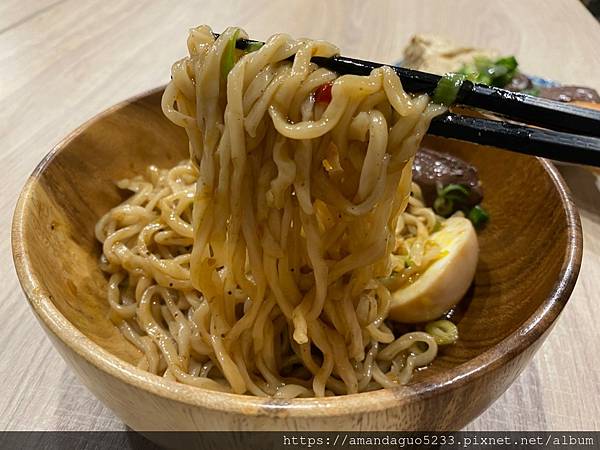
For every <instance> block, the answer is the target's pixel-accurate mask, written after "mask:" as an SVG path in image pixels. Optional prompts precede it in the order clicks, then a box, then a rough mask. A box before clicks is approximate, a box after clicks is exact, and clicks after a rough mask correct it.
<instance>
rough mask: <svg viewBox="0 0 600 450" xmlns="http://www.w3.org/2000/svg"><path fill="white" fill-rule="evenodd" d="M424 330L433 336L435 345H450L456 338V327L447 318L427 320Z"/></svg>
mask: <svg viewBox="0 0 600 450" xmlns="http://www.w3.org/2000/svg"><path fill="white" fill-rule="evenodd" d="M425 331H426V332H427V333H429V334H430V335H431V336H433V338H434V339H435V342H436V343H437V345H450V344H454V343H455V342H456V341H457V340H458V328H457V326H456V325H454V324H453V323H452V322H450V321H449V320H436V321H433V322H429V323H428V324H427V325H425Z"/></svg>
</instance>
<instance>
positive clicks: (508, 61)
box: [458, 56, 519, 87]
mask: <svg viewBox="0 0 600 450" xmlns="http://www.w3.org/2000/svg"><path fill="white" fill-rule="evenodd" d="M518 66H519V63H518V62H517V60H516V59H515V57H514V56H506V57H504V58H499V59H497V60H496V61H492V60H491V59H490V58H486V57H476V58H474V60H473V63H471V64H465V65H464V66H462V67H461V68H460V70H459V71H458V72H459V73H461V74H463V75H465V76H466V77H467V79H468V80H469V81H472V82H474V83H481V84H487V85H490V86H496V87H504V86H506V85H507V84H508V83H510V80H512V79H513V77H514V76H515V75H516V74H517V67H518Z"/></svg>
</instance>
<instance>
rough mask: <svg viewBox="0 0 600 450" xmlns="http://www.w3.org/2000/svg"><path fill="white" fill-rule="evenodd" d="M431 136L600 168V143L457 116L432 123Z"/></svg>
mask: <svg viewBox="0 0 600 450" xmlns="http://www.w3.org/2000/svg"><path fill="white" fill-rule="evenodd" d="M427 132H428V133H429V134H432V135H434V136H441V137H446V138H451V139H460V140H462V141H469V142H474V143H476V144H481V145H491V146H494V147H500V148H504V149H506V150H511V151H514V152H517V153H523V154H526V155H532V156H541V157H542V158H550V159H554V160H557V161H563V162H569V163H575V164H587V165H590V166H597V167H600V139H598V138H597V137H590V136H582V135H578V134H571V133H564V132H561V131H554V130H546V129H544V128H533V127H527V126H522V125H516V124H513V123H509V122H501V121H498V120H488V119H480V118H475V117H470V116H461V115H458V114H453V113H446V114H442V115H441V116H438V117H436V118H435V119H434V120H432V121H431V125H430V126H429V130H428V131H427Z"/></svg>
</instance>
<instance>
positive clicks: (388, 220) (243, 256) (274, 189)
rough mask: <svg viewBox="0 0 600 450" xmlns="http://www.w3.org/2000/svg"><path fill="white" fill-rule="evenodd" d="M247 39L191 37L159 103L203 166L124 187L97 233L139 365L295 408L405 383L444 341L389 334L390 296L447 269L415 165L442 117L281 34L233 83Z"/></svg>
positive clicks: (377, 77) (317, 47)
mask: <svg viewBox="0 0 600 450" xmlns="http://www.w3.org/2000/svg"><path fill="white" fill-rule="evenodd" d="M236 37H240V38H241V37H244V38H245V37H247V36H246V34H245V33H244V32H243V31H241V30H239V29H236V28H229V29H227V30H226V31H225V32H224V33H223V34H222V35H221V36H220V37H219V38H218V39H216V40H215V38H214V36H213V34H212V32H211V30H210V29H209V28H208V27H206V26H200V27H198V28H195V29H193V30H191V32H190V35H189V38H188V49H189V56H188V57H187V58H185V59H183V60H181V61H179V62H177V63H175V64H174V65H173V68H172V81H171V83H170V84H169V85H168V87H167V89H166V91H165V93H164V96H163V110H164V113H165V115H166V116H167V117H168V118H169V119H170V120H171V121H173V122H174V123H175V124H177V125H179V126H181V127H184V128H185V131H186V132H187V134H188V136H189V146H190V156H191V158H190V160H189V161H185V162H182V163H180V164H179V165H177V166H175V167H173V168H172V169H170V170H164V169H159V168H157V167H154V166H150V167H149V168H148V173H147V175H146V176H137V177H135V178H132V179H128V180H123V181H120V182H119V183H118V186H119V187H120V188H122V189H127V190H130V191H132V192H133V193H134V194H133V195H132V196H131V197H130V198H129V199H127V200H126V201H125V202H124V203H122V204H121V205H119V206H117V207H115V208H114V209H112V210H111V211H109V212H108V213H107V214H106V215H105V216H104V217H103V218H102V219H101V220H100V221H99V222H98V224H97V227H96V235H97V238H98V240H100V241H101V242H102V243H103V256H102V258H101V265H102V268H103V270H105V271H106V272H107V273H108V274H110V279H109V282H108V300H109V303H110V306H111V318H112V319H113V320H114V322H115V323H116V324H117V325H118V326H119V327H120V330H121V331H122V333H123V335H124V336H125V337H126V338H127V339H128V340H129V341H130V342H131V343H132V344H134V345H135V346H136V347H137V348H138V349H139V350H140V351H141V352H142V354H143V356H142V357H141V359H140V362H139V367H141V368H143V369H145V370H148V371H150V372H152V373H155V374H159V375H162V376H164V377H165V378H168V379H171V380H177V381H179V382H182V383H186V384H189V385H193V386H198V387H202V388H208V389H216V390H221V391H228V392H234V393H238V394H242V393H249V394H253V395H259V396H275V397H282V398H292V397H310V396H326V395H336V394H351V393H355V392H361V391H369V390H373V389H379V388H382V387H393V386H398V385H399V384H405V383H407V382H408V381H409V379H410V377H411V374H412V372H413V370H414V369H416V368H418V367H421V366H424V365H427V364H429V363H430V362H431V361H432V360H433V359H434V358H435V356H436V354H437V351H438V344H437V343H436V339H435V336H434V335H432V334H429V333H426V332H423V331H414V330H415V328H414V327H413V328H412V330H413V331H410V330H411V329H410V328H407V327H404V328H403V326H402V325H399V324H397V323H391V322H389V321H387V320H386V319H387V316H388V311H389V308H390V303H391V294H390V290H389V289H388V287H390V283H392V284H393V285H394V286H396V287H395V288H398V287H400V288H401V286H402V283H403V282H410V279H411V275H414V274H417V275H418V273H419V271H420V270H423V269H424V268H426V267H427V266H428V264H430V263H431V262H432V261H433V260H435V258H436V257H438V256H439V249H438V248H436V247H435V246H434V245H433V244H431V243H430V242H427V237H428V236H429V234H430V233H431V232H432V231H433V230H434V228H435V227H436V226H439V222H440V221H441V220H443V219H441V218H439V217H437V216H436V215H435V214H434V213H433V212H432V210H431V209H429V208H426V207H425V206H424V205H423V202H422V198H421V194H420V190H419V188H418V186H416V185H415V184H412V186H411V165H412V158H413V156H414V154H415V152H416V150H417V148H418V146H419V143H420V141H421V139H422V137H423V134H424V133H425V132H426V130H427V127H428V126H429V122H430V120H431V119H432V118H433V117H434V116H435V115H437V114H439V113H440V112H442V110H441V108H440V107H439V106H436V105H433V104H430V103H429V98H428V97H427V96H426V95H421V96H416V97H413V96H409V95H408V94H406V93H405V92H404V90H403V89H402V85H401V83H400V80H399V78H398V77H397V76H396V74H395V73H394V72H393V70H392V69H390V68H389V67H382V68H378V69H375V70H373V72H372V73H371V75H369V76H352V75H344V76H337V75H336V74H335V73H333V72H331V71H329V70H326V69H323V68H319V67H318V66H316V65H315V64H313V63H311V62H310V59H311V57H312V56H325V57H329V56H332V55H335V54H337V53H338V49H337V48H336V47H334V46H333V45H331V44H328V43H326V42H322V41H313V40H308V39H300V40H294V39H292V38H290V37H289V36H286V35H275V36H273V37H271V38H270V39H269V40H268V41H267V43H266V44H265V45H264V46H262V47H261V48H259V49H257V50H256V49H255V50H254V51H251V52H242V51H239V50H235V52H234V55H233V56H234V57H235V58H236V59H237V62H236V63H235V64H234V65H233V67H232V68H230V71H229V72H228V73H226V72H227V70H229V69H227V70H225V69H224V67H225V66H226V64H224V61H227V59H228V58H230V56H231V44H230V43H231V42H232V41H234V40H235V38H236ZM331 82H332V83H333V86H332V89H331V100H330V101H328V102H327V101H325V102H317V101H316V100H315V95H314V92H315V90H316V89H317V88H319V87H320V86H322V85H324V84H326V83H331ZM411 192H412V195H411ZM395 288H394V289H395ZM434 334H435V333H434Z"/></svg>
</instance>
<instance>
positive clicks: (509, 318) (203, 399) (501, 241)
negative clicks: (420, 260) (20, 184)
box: [12, 90, 582, 431]
mask: <svg viewBox="0 0 600 450" xmlns="http://www.w3.org/2000/svg"><path fill="white" fill-rule="evenodd" d="M161 96H162V92H161V90H158V91H153V92H152V93H150V94H148V95H144V96H142V97H140V98H137V99H134V100H131V101H127V102H125V103H123V104H120V105H117V106H115V107H114V108H111V109H110V110H109V111H108V112H106V113H103V114H101V115H99V116H98V117H95V118H93V119H92V120H91V121H89V122H87V123H86V124H84V125H83V126H82V127H80V128H79V129H77V130H76V131H75V132H74V133H72V134H71V135H70V136H69V137H67V138H66V139H65V140H64V141H63V142H61V143H60V144H59V145H58V146H57V147H56V148H55V149H54V150H53V151H52V153H51V154H49V155H48V156H47V157H46V158H44V160H43V161H42V163H41V164H40V165H39V166H38V167H37V168H36V170H35V172H34V174H33V175H32V176H31V177H30V178H29V180H28V182H27V184H26V186H25V188H24V190H23V193H22V194H21V196H20V198H19V202H18V204H17V209H16V211H15V218H14V222H13V235H12V242H13V254H14V257H15V266H16V269H17V273H18V275H19V280H20V282H21V285H22V286H23V289H24V291H25V293H26V295H27V299H28V300H29V302H30V304H31V306H32V307H33V309H34V311H35V313H36V315H37V316H38V318H39V319H40V323H41V324H42V325H43V327H44V328H45V329H46V330H47V331H48V335H49V337H50V338H51V340H52V341H53V342H54V344H55V346H56V348H57V349H58V350H59V351H60V353H61V354H62V356H63V357H64V358H65V360H66V361H67V362H68V363H69V364H70V365H71V367H72V368H73V369H74V370H75V372H76V373H77V374H78V375H79V376H80V377H81V380H82V381H83V383H84V384H85V385H86V386H87V387H88V388H89V389H90V391H91V392H93V393H94V394H95V395H96V396H97V397H98V398H99V399H100V400H102V401H103V402H104V403H105V404H106V405H108V406H109V407H110V408H111V409H112V410H113V412H114V413H115V414H116V415H117V416H118V417H120V418H121V419H122V420H123V421H124V422H125V423H126V424H127V425H128V426H130V427H131V428H133V429H134V430H138V431H146V430H148V431H149V430H159V431H170V430H180V431H209V430H236V431H260V430H279V431H285V430H298V431H317V430H347V431H349V430H362V431H375V430H455V429H460V428H462V427H463V426H465V425H466V424H467V423H469V422H470V421H471V420H472V419H473V418H475V417H476V416H478V415H479V414H480V413H481V412H482V411H483V410H484V409H485V408H487V407H488V406H489V405H490V404H491V402H493V401H494V400H495V399H496V398H497V397H498V396H499V395H501V394H502V393H503V392H504V391H505V390H506V388H507V387H508V386H510V384H511V383H512V382H513V381H514V379H515V377H516V376H517V375H518V374H519V373H520V372H521V371H522V370H523V368H524V367H525V365H526V364H527V363H528V362H529V360H530V359H531V357H532V356H533V354H534V352H535V351H536V350H537V349H538V348H539V346H540V345H541V343H542V341H543V339H544V337H545V336H547V334H548V331H549V330H550V329H551V328H552V325H553V323H554V320H555V319H556V318H557V316H558V315H559V314H560V312H561V310H562V308H563V307H564V305H565V304H566V302H567V300H568V298H569V296H570V294H571V291H572V289H573V287H574V284H575V280H576V277H577V274H578V271H579V266H580V262H581V250H582V248H581V229H580V226H579V218H578V216H577V213H576V212H575V209H574V205H573V203H572V200H571V199H570V198H569V196H568V194H567V192H566V187H565V185H564V184H563V182H562V181H561V180H560V177H559V175H558V172H557V171H556V169H555V168H554V167H552V166H551V165H550V164H549V163H547V162H544V161H541V160H537V159H536V158H532V157H528V156H524V155H520V154H513V153H509V152H506V151H500V150H497V149H493V148H489V147H482V146H476V145H473V144H469V143H466V142H460V141H449V140H445V139H439V138H437V139H436V138H432V137H430V138H427V139H426V141H425V142H424V143H425V145H426V146H428V147H429V148H434V149H440V150H441V149H443V150H444V151H447V152H450V153H453V154H456V155H457V156H459V157H460V158H462V159H464V160H466V161H467V162H469V163H471V164H473V165H474V166H476V167H477V168H478V171H479V176H480V179H481V182H482V184H483V185H484V186H485V189H486V196H485V199H484V202H483V205H484V207H485V208H486V209H487V210H488V211H489V212H490V215H491V216H492V217H494V220H493V221H491V222H490V223H489V224H488V225H487V226H486V227H485V228H484V229H483V230H481V232H480V233H479V236H478V240H479V246H480V258H479V261H478V264H477V272H476V274H475V280H474V283H473V286H472V288H471V289H470V291H469V293H468V294H467V295H466V296H465V298H464V299H463V301H462V302H461V304H460V305H459V307H458V308H457V313H456V314H455V316H454V320H455V322H456V324H457V326H458V328H459V330H460V337H459V339H458V341H457V343H456V344H454V345H452V346H450V347H448V348H447V349H443V350H441V351H440V354H439V355H438V357H437V358H436V359H435V360H434V361H433V363H432V364H431V365H430V366H429V367H428V368H427V369H425V370H422V371H419V372H418V373H416V374H415V375H414V376H413V378H412V380H411V383H409V384H408V385H406V386H402V387H398V388H395V389H382V390H379V391H374V392H367V393H361V394H356V395H344V396H339V397H333V398H321V399H292V400H285V399H271V398H266V399H265V398H260V397H253V396H249V395H233V394H224V393H220V392H211V391H206V390H201V389H197V388H194V387H192V386H187V385H183V384H181V383H175V382H172V381H169V380H165V379H163V378H161V377H157V376H155V375H152V374H149V373H148V372H143V371H141V370H138V369H136V368H135V364H136V363H137V362H138V361H139V359H140V358H141V357H142V354H141V352H140V351H139V350H137V349H136V348H135V347H134V346H133V345H132V344H131V343H129V342H128V341H127V340H126V339H125V338H124V337H123V336H121V334H120V333H119V331H118V329H117V328H116V327H115V326H114V325H113V324H112V323H111V321H110V320H109V318H108V314H109V309H110V308H109V306H108V300H107V298H106V290H107V289H106V285H107V280H106V276H105V274H104V273H102V271H101V270H100V267H99V265H98V260H99V258H100V254H101V246H100V245H99V243H98V242H97V240H96V238H95V235H94V232H93V230H94V226H95V224H96V223H97V221H98V220H99V219H100V218H101V217H102V216H103V215H104V214H105V213H106V212H107V211H108V210H110V209H111V208H112V207H113V206H114V205H116V204H119V203H120V202H121V201H122V200H123V198H122V192H121V191H120V190H119V189H118V188H117V187H116V186H115V184H114V181H115V180H120V179H123V178H132V177H134V176H136V175H137V174H139V173H143V171H144V168H145V167H147V165H148V164H155V165H156V166H158V167H161V168H168V167H172V166H173V165H174V164H176V162H177V161H180V160H182V159H184V158H185V157H186V156H187V155H188V143H187V136H186V134H185V132H184V131H183V130H182V129H181V128H179V127H177V126H175V125H174V124H172V123H171V122H169V121H168V120H167V119H166V118H165V117H164V116H163V114H162V111H161V106H160V103H161ZM529 183H531V186H532V187H531V188H530V187H529ZM549 241H552V242H553V243H552V245H551V246H548V245H547V242H549ZM84 336H85V337H87V338H89V339H85V338H84ZM126 363H129V364H126ZM424 411H426V412H427V413H426V414H424V413H423V412H424Z"/></svg>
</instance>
